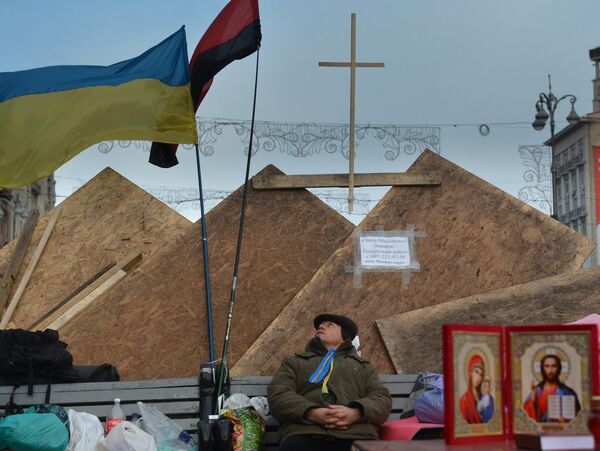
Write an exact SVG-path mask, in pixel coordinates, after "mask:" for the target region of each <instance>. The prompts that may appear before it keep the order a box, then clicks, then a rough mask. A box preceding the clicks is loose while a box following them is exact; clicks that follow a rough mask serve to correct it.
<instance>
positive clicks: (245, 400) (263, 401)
mask: <svg viewBox="0 0 600 451" xmlns="http://www.w3.org/2000/svg"><path fill="white" fill-rule="evenodd" d="M244 407H254V409H255V410H256V412H257V413H258V414H259V415H260V416H261V417H263V419H265V420H266V419H267V415H268V414H269V401H268V400H267V398H266V397H265V396H254V397H252V398H249V397H248V396H247V395H245V394H243V393H234V394H233V395H231V396H230V397H229V398H227V399H226V400H225V402H224V403H223V409H222V410H236V409H243V408H244Z"/></svg>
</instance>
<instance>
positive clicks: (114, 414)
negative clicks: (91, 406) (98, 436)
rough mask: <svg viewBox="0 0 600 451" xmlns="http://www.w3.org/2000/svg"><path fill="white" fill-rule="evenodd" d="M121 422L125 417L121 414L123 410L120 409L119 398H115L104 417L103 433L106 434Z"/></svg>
mask: <svg viewBox="0 0 600 451" xmlns="http://www.w3.org/2000/svg"><path fill="white" fill-rule="evenodd" d="M123 420H125V415H124V414H123V409H121V400H120V399H119V398H115V403H114V405H113V406H112V407H111V408H110V412H108V415H107V416H106V426H105V428H104V433H105V434H108V433H109V432H110V430H111V429H112V428H114V427H115V426H116V425H117V424H119V423H120V422H121V421H123Z"/></svg>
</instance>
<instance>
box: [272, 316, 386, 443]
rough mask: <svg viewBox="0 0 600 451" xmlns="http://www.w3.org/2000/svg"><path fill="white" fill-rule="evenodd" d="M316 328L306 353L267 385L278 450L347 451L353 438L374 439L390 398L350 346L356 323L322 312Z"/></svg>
mask: <svg viewBox="0 0 600 451" xmlns="http://www.w3.org/2000/svg"><path fill="white" fill-rule="evenodd" d="M314 326H315V329H316V333H315V336H314V338H312V339H311V340H310V341H309V342H308V344H307V345H306V350H305V352H299V353H296V354H295V355H294V356H293V357H288V358H286V359H284V361H283V363H282V364H281V367H280V368H279V370H278V371H277V373H275V375H274V376H273V381H272V382H271V385H269V390H268V394H269V407H270V409H271V413H272V414H273V416H274V417H275V418H277V420H278V421H279V423H280V441H281V448H280V450H281V451H294V450H317V451H318V450H327V451H329V450H332V451H335V450H349V449H350V446H351V445H352V442H353V441H354V440H372V439H377V426H379V425H381V424H382V423H384V422H385V421H386V420H387V418H388V415H389V413H390V410H391V408H392V398H391V397H390V393H389V391H388V390H387V388H385V387H384V386H383V384H382V383H381V381H380V380H379V377H378V376H377V372H376V371H375V368H373V366H371V365H370V364H369V362H368V361H366V360H364V359H362V358H361V357H359V356H358V354H357V353H356V349H355V348H354V346H352V340H353V339H354V337H355V336H356V334H357V332H358V327H357V325H356V324H355V323H354V322H353V321H352V320H351V319H349V318H346V317H345V316H340V315H331V314H323V315H319V316H317V317H316V318H315V319H314Z"/></svg>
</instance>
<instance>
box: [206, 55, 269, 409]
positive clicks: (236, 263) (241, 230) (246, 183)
mask: <svg viewBox="0 0 600 451" xmlns="http://www.w3.org/2000/svg"><path fill="white" fill-rule="evenodd" d="M259 54H260V48H258V49H257V50H256V73H255V75H254V100H253V102H252V121H251V123H250V144H249V145H248V158H247V160H246V178H245V180H244V195H243V196H242V211H241V213H240V228H239V231H238V241H237V249H236V251H235V261H234V264H233V278H232V280H231V291H230V295H229V309H228V311H227V326H226V327H225V339H224V340H223V354H222V356H221V369H220V371H219V383H218V385H217V396H216V403H217V406H216V408H215V412H216V413H218V411H219V406H218V403H219V397H220V396H221V393H222V392H223V383H224V381H225V370H226V366H227V349H228V347H229V334H230V332H231V320H232V318H233V306H234V303H235V290H236V286H237V274H238V268H239V263H240V251H241V249H242V238H243V235H244V217H245V213H246V201H247V200H248V187H249V185H250V181H249V179H250V161H251V159H252V140H253V139H254V117H255V113H256V91H257V88H258V59H259Z"/></svg>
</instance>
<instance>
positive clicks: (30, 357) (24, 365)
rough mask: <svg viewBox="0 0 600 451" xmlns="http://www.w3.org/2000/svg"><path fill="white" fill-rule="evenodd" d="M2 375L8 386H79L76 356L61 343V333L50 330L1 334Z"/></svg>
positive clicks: (30, 390)
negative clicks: (75, 384) (39, 383)
mask: <svg viewBox="0 0 600 451" xmlns="http://www.w3.org/2000/svg"><path fill="white" fill-rule="evenodd" d="M0 374H1V375H2V376H1V378H2V383H4V384H6V385H13V384H28V385H29V390H28V394H30V395H32V394H33V384H34V383H36V382H43V383H48V384H51V383H52V381H53V380H54V381H57V382H58V381H61V382H77V381H79V374H78V373H77V371H75V369H74V368H73V356H72V355H71V354H70V353H69V351H67V345H66V344H65V343H63V342H62V341H60V340H59V339H58V332H57V331H55V330H52V329H46V330H44V331H43V332H42V331H37V332H29V331H26V330H23V329H10V330H0Z"/></svg>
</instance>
